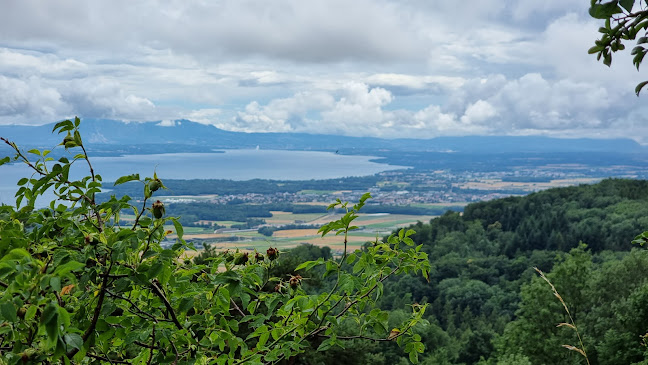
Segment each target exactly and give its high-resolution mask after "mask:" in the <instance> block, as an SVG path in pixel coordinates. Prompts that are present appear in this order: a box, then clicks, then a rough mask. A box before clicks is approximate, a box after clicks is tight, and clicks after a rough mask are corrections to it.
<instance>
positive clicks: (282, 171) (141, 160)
mask: <svg viewBox="0 0 648 365" xmlns="http://www.w3.org/2000/svg"><path fill="white" fill-rule="evenodd" d="M373 158H375V157H372V156H348V155H339V154H335V153H330V152H313V151H280V150H247V149H244V150H225V151H224V153H169V154H157V155H126V156H120V157H95V158H92V157H91V158H90V162H92V165H93V167H94V170H95V173H98V174H100V175H101V177H102V178H103V181H114V180H115V179H117V178H118V177H120V176H122V175H128V174H133V173H139V174H140V177H142V178H144V177H146V176H152V175H153V170H156V171H157V174H158V176H159V177H160V178H161V179H162V180H164V179H231V180H250V179H257V178H258V179H272V180H310V179H333V178H340V177H346V176H368V175H373V174H376V173H378V172H382V171H387V170H396V169H403V168H406V167H404V166H392V165H387V164H381V163H375V162H371V161H370V160H371V159H373ZM82 162H83V161H78V162H77V164H78V166H76V168H73V169H72V172H71V178H72V177H75V178H79V177H82V176H85V175H87V174H88V170H87V165H84V164H83V163H82ZM30 174H31V171H30V170H29V169H28V168H27V166H25V165H24V164H14V165H3V166H0V203H5V204H13V203H15V199H14V194H15V192H16V190H17V189H18V188H17V186H16V182H18V180H19V179H20V178H22V177H27V176H30ZM48 199H51V196H50V197H49V198H48Z"/></svg>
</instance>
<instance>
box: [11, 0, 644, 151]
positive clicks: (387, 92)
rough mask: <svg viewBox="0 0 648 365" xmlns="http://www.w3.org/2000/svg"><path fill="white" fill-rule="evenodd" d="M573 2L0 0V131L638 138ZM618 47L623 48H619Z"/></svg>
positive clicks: (581, 8)
mask: <svg viewBox="0 0 648 365" xmlns="http://www.w3.org/2000/svg"><path fill="white" fill-rule="evenodd" d="M589 3H590V2H589V1H586V0H462V1H451V0H401V1H397V0H372V1H369V0H353V1H348V0H308V1H304V0H275V1H263V0H259V1H249V0H232V1H228V0H224V1H218V0H213V1H206V0H204V1H185V0H179V1H146V0H141V1H140V0H138V1H132V0H128V1H127V0H111V1H107V0H106V1H66V0H57V1H48V0H41V1H35V0H20V1H6V2H4V3H3V5H2V11H1V12H0V124H30V125H39V124H45V123H52V122H55V121H58V120H62V119H65V118H69V117H73V116H75V115H78V116H79V117H81V118H105V119H117V120H124V121H161V125H164V126H169V127H172V126H173V125H175V122H174V120H177V119H189V120H192V121H196V122H199V123H204V124H211V125H214V126H216V127H218V128H222V129H225V130H230V131H243V132H306V133H326V134H340V135H350V136H374V137H383V138H397V137H398V138H433V137H438V136H461V135H544V136H553V137H593V138H617V137H620V138H621V137H623V138H633V139H635V140H637V141H639V142H641V143H648V107H647V105H648V104H647V103H646V98H648V92H646V93H645V94H644V95H642V96H641V97H639V98H637V97H636V96H635V95H634V87H635V85H636V84H637V83H638V82H640V81H643V80H644V79H648V74H647V73H646V72H644V71H643V70H642V71H641V72H638V71H637V70H636V69H635V68H634V67H633V65H632V62H631V56H630V55H629V52H625V54H618V55H615V57H614V62H613V65H612V67H611V68H608V67H606V66H604V65H603V64H602V63H600V62H597V61H596V57H594V56H592V55H588V54H587V50H588V49H589V48H590V47H591V46H592V45H593V43H594V40H595V39H597V38H598V33H597V29H598V28H599V27H600V26H601V24H600V21H597V20H594V19H591V18H590V17H589V15H588V13H587V11H588V6H589ZM631 48H632V47H631V45H629V46H628V49H631Z"/></svg>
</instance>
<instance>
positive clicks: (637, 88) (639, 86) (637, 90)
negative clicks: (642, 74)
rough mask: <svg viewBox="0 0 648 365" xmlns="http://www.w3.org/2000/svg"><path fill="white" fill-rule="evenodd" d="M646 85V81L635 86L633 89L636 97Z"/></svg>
mask: <svg viewBox="0 0 648 365" xmlns="http://www.w3.org/2000/svg"><path fill="white" fill-rule="evenodd" d="M646 84H648V81H644V82H641V83H639V84H638V85H637V87H636V88H635V94H637V96H639V93H640V92H641V89H643V87H644V86H646Z"/></svg>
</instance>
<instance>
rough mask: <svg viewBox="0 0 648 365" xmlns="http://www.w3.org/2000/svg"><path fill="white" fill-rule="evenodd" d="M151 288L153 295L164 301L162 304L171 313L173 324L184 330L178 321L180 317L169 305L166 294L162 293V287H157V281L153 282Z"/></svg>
mask: <svg viewBox="0 0 648 365" xmlns="http://www.w3.org/2000/svg"><path fill="white" fill-rule="evenodd" d="M151 288H153V293H154V294H155V295H157V296H158V297H160V299H162V302H163V303H164V306H165V307H166V309H167V311H168V312H169V314H170V315H171V320H172V321H173V323H174V324H175V326H176V327H177V328H178V329H179V330H181V329H183V327H182V325H181V324H180V322H179V321H178V317H176V314H175V311H174V310H173V307H172V306H171V303H169V300H168V299H167V298H166V296H165V295H164V293H163V292H162V289H160V287H159V286H157V284H156V282H155V281H152V282H151Z"/></svg>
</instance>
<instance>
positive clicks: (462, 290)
mask: <svg viewBox="0 0 648 365" xmlns="http://www.w3.org/2000/svg"><path fill="white" fill-rule="evenodd" d="M647 202H648V182H647V181H637V180H618V179H614V180H612V179H610V180H604V181H602V182H601V183H599V184H595V185H582V186H578V187H568V188H557V189H551V190H546V191H542V192H538V193H534V194H531V195H529V196H526V197H519V198H518V197H516V198H507V199H500V200H494V201H489V202H481V203H475V204H471V205H468V206H467V207H466V209H465V212H464V214H463V215H462V214H460V213H454V212H448V213H446V214H445V215H443V216H441V217H439V218H437V219H434V220H432V221H431V222H430V223H426V224H424V223H419V224H417V225H415V226H413V227H412V228H413V229H414V230H416V231H417V233H416V234H415V235H413V236H412V238H413V239H414V240H415V241H416V243H417V244H418V243H422V244H423V248H422V250H423V251H425V252H426V253H427V254H428V256H429V258H430V262H431V264H432V271H431V273H430V281H429V282H427V281H426V280H425V279H423V278H419V277H413V276H403V277H400V278H395V279H393V280H388V281H387V282H386V283H385V289H384V296H383V297H382V299H381V305H382V307H383V308H385V309H388V310H390V311H391V313H390V314H391V317H390V318H393V320H394V322H396V321H397V319H398V318H399V317H401V316H403V315H404V312H403V310H404V309H406V307H407V305H411V304H414V303H418V304H423V303H429V304H430V306H429V307H428V310H427V311H426V314H425V316H426V319H427V321H428V323H427V324H425V325H418V326H417V327H416V331H418V333H419V334H420V335H421V337H422V338H423V343H424V344H425V346H426V352H425V354H424V355H423V360H422V363H423V364H482V365H483V364H547V365H549V364H584V363H585V359H584V358H583V357H582V356H581V355H580V354H578V353H577V352H575V351H569V350H567V349H565V348H563V347H561V346H562V345H563V344H567V345H573V346H578V343H577V338H576V335H575V333H574V331H572V330H571V329H569V328H566V327H565V326H563V327H556V326H557V324H559V323H563V322H568V317H567V315H566V314H565V311H564V309H563V307H562V305H561V304H560V302H559V301H558V300H557V299H556V298H555V297H554V295H553V294H552V291H551V288H550V287H549V285H548V284H547V283H546V282H544V280H542V279H541V278H540V277H539V276H538V274H537V273H536V272H535V271H534V269H533V267H538V268H540V269H541V270H543V271H545V272H549V274H548V277H549V279H550V280H551V281H552V282H553V283H554V284H555V286H556V289H557V290H558V291H559V293H560V294H561V295H562V297H563V298H564V300H565V301H566V303H567V305H568V306H569V308H570V310H571V312H572V315H573V318H574V320H575V322H576V324H577V326H578V328H579V330H580V332H581V334H582V336H583V342H584V346H585V348H586V351H587V355H588V358H589V361H590V363H591V364H619V365H621V364H646V363H648V349H647V348H646V346H645V338H646V337H645V336H644V335H646V332H647V331H648V280H647V279H646V275H645V272H646V269H647V268H648V251H646V250H645V249H642V248H639V247H634V248H633V247H632V245H631V240H632V239H633V237H634V236H635V235H637V234H638V233H640V232H641V231H642V230H643V229H645V228H646V227H648V205H647V204H646V203H647ZM316 251H317V248H313V247H310V248H308V247H300V248H298V249H295V250H293V252H291V253H290V255H285V256H284V258H285V259H289V260H293V261H295V262H299V261H303V260H313V259H314V258H315V257H317V252H316ZM327 254H328V253H327ZM293 256H297V257H298V258H297V259H295V258H294V257H293ZM293 266H294V265H286V266H285V269H286V270H287V272H290V268H291V267H293ZM302 275H304V276H306V274H304V273H302ZM311 275H312V276H313V277H318V275H317V273H311ZM308 285H309V286H310V287H311V288H310V289H311V290H324V289H325V288H326V287H327V286H328V285H332V283H329V282H322V281H321V280H314V281H313V282H308ZM349 325H351V324H349ZM642 336H643V337H642ZM354 341H355V342H354V343H353V344H347V346H346V349H339V348H338V349H330V350H329V351H327V352H326V353H317V354H306V355H305V356H300V357H299V360H298V361H297V362H295V363H302V364H318V363H336V364H362V363H367V364H369V363H371V364H397V363H407V360H406V358H402V354H401V353H399V352H398V351H397V350H396V348H395V347H394V346H390V344H387V345H384V346H383V344H375V343H371V342H369V341H366V340H354Z"/></svg>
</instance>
